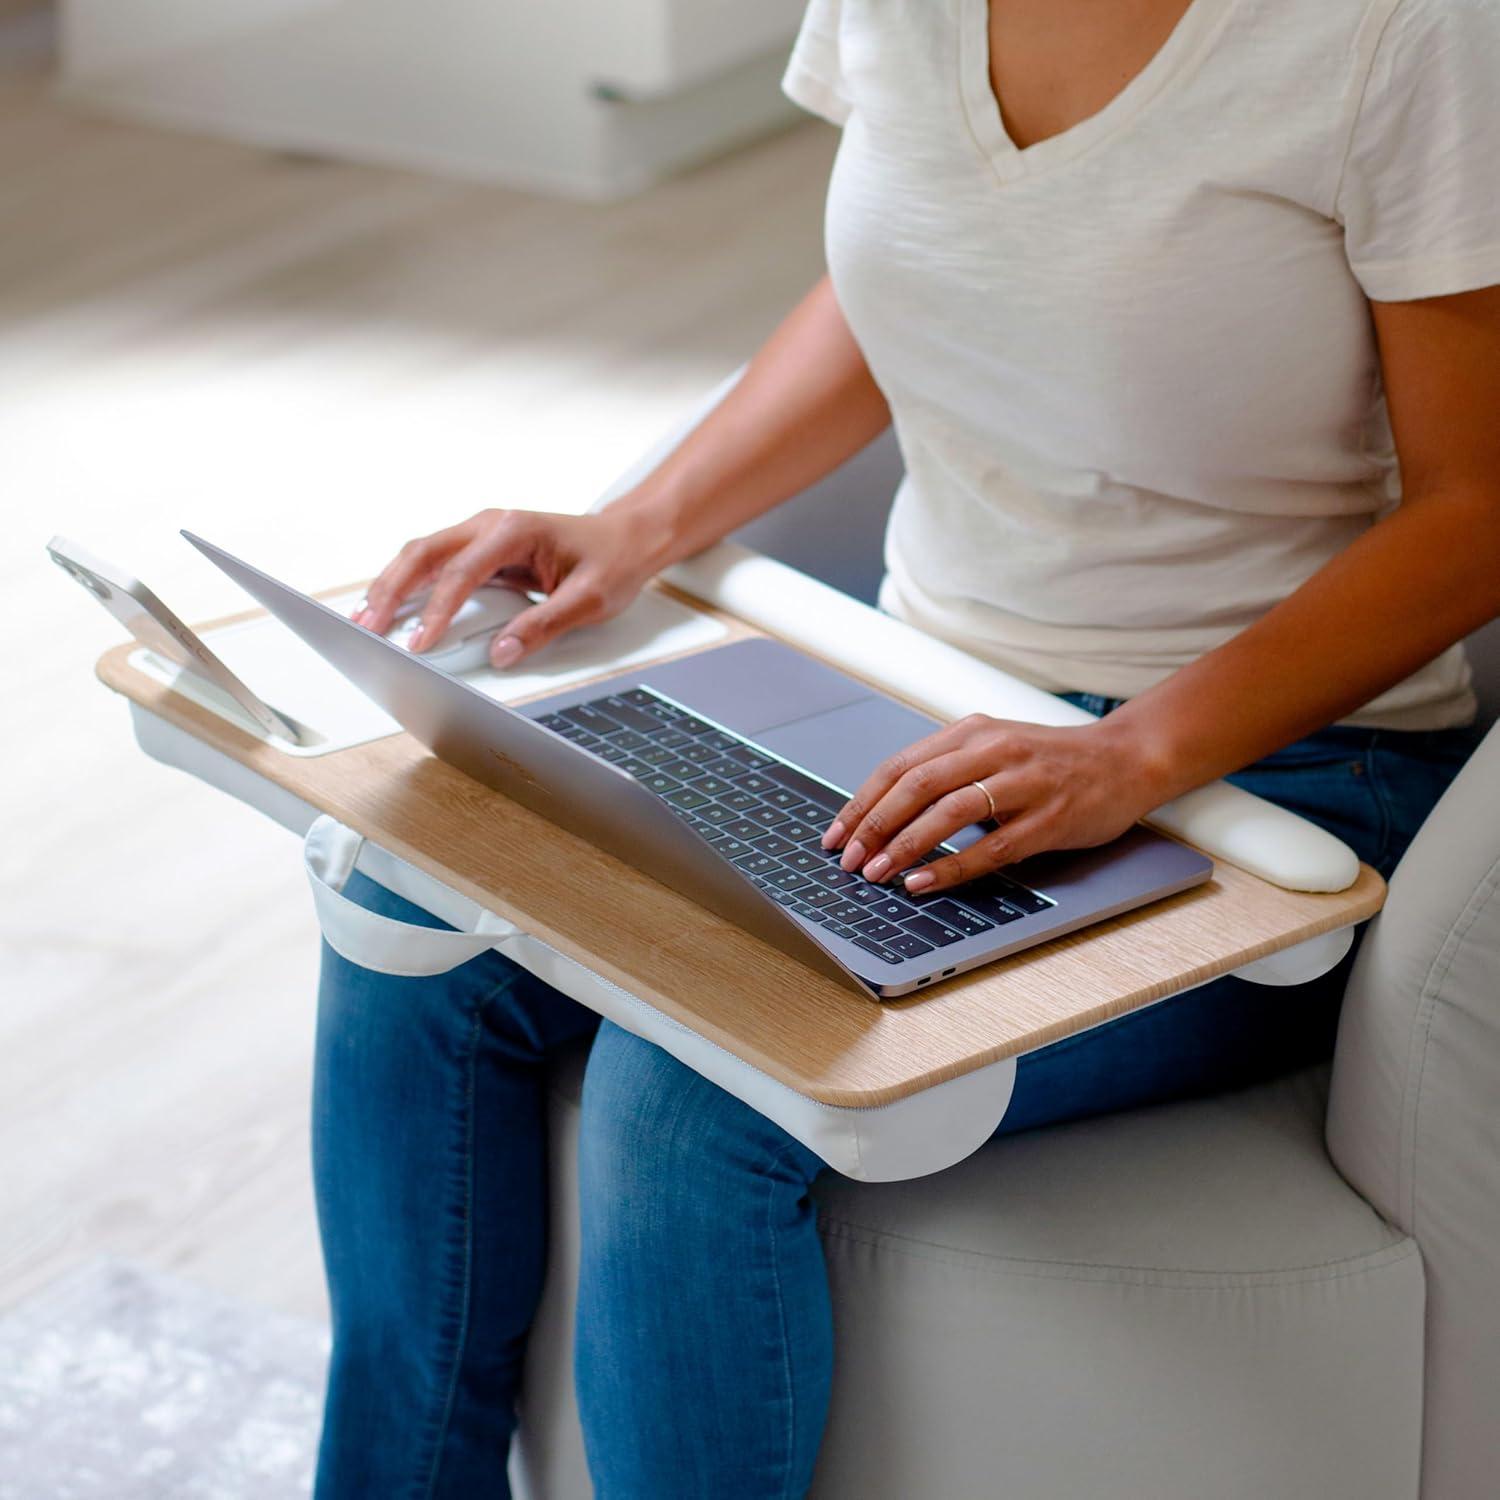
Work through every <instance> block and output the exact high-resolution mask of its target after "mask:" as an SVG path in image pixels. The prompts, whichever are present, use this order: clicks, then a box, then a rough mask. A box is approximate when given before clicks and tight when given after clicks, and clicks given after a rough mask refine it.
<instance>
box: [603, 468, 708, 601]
mask: <svg viewBox="0 0 1500 1500" xmlns="http://www.w3.org/2000/svg"><path fill="white" fill-rule="evenodd" d="M599 514H600V515H601V517H603V518H604V519H605V520H607V521H609V522H611V523H613V524H615V525H617V526H618V527H619V528H620V534H621V553H622V555H623V556H625V557H628V558H629V559H630V563H631V565H632V567H633V568H634V569H636V570H638V571H639V572H640V573H641V574H642V576H643V579H644V578H654V577H655V576H656V574H658V573H660V572H661V571H662V570H663V569H664V568H669V567H671V566H672V564H673V563H675V562H681V561H682V559H683V558H684V557H690V556H691V555H692V554H693V553H694V552H695V551H698V550H700V549H699V547H698V546H695V545H694V544H693V539H692V531H691V528H690V527H689V526H688V524H687V520H686V517H685V515H684V513H683V508H682V506H681V505H680V504H679V503H678V502H677V501H676V500H675V499H674V498H673V497H672V496H670V495H669V494H667V493H665V492H664V491H662V490H661V489H659V488H657V487H655V486H648V485H638V486H637V487H636V488H635V489H633V490H630V491H628V492H627V493H626V494H623V495H621V496H620V498H619V499H618V500H615V501H613V502H611V503H610V504H609V505H608V506H606V507H605V509H604V510H603V511H601V512H600V513H599Z"/></svg>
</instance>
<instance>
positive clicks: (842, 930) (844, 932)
mask: <svg viewBox="0 0 1500 1500" xmlns="http://www.w3.org/2000/svg"><path fill="white" fill-rule="evenodd" d="M824 915H825V916H826V915H827V913H825V914H824ZM823 925H824V926H825V927H827V928H828V930H829V931H830V932H831V933H832V934H833V935H834V937H841V938H857V937H858V936H859V934H858V933H857V932H856V931H855V930H854V929H853V928H852V927H845V926H844V924H843V923H842V922H825V923H824V924H823Z"/></svg>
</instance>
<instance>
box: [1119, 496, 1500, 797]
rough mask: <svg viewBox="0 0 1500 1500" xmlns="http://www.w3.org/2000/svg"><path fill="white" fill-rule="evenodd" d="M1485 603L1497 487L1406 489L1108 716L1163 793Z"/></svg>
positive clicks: (1300, 731)
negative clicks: (1244, 619)
mask: <svg viewBox="0 0 1500 1500" xmlns="http://www.w3.org/2000/svg"><path fill="white" fill-rule="evenodd" d="M1497 614H1500V493H1496V492H1495V491H1494V490H1493V489H1482V490H1480V489H1476V490H1472V491H1455V492H1452V493H1447V494H1429V495H1425V496H1422V497H1420V498H1409V499H1408V500H1407V501H1406V503H1404V504H1403V505H1402V506H1401V508H1400V509H1399V510H1397V511H1396V512H1395V513H1394V514H1393V515H1391V516H1389V517H1387V518H1386V519H1385V520H1383V521H1381V522H1380V523H1379V524H1378V525H1376V526H1374V527H1372V528H1371V529H1370V530H1369V531H1367V532H1366V533H1365V534H1364V535H1363V536H1362V537H1360V538H1359V540H1358V541H1356V542H1355V543H1353V544H1352V545H1351V546H1349V547H1347V548H1346V549H1345V550H1344V551H1343V552H1341V553H1340V554H1339V555H1338V556H1337V557H1335V558H1334V559H1332V561H1330V562H1329V563H1327V564H1326V565H1325V566H1324V567H1323V568H1321V569H1320V570H1319V571H1318V572H1317V573H1315V574H1313V576H1312V577H1311V578H1309V579H1308V580H1307V582H1306V583H1304V584H1303V585H1302V587H1301V588H1299V589H1297V590H1296V592H1295V593H1293V594H1291V595H1290V596H1289V597H1287V598H1286V599H1284V600H1283V601H1282V602H1281V603H1280V604H1278V605H1277V606H1276V607H1275V608H1274V609H1272V610H1270V611H1269V612H1268V613H1267V614H1265V615H1264V616H1263V617H1262V618H1261V619H1260V620H1258V621H1256V623H1255V624H1254V625H1252V626H1250V627H1249V628H1248V629H1246V630H1243V631H1241V632H1240V634H1239V635H1237V636H1235V637H1234V638H1233V639H1232V640H1229V641H1227V642H1225V644H1224V645H1222V646H1220V647H1218V648H1217V649H1216V650H1214V651H1210V652H1208V653H1206V654H1205V655H1204V656H1201V657H1200V658H1199V659H1198V660H1197V661H1195V662H1193V663H1191V664H1190V665H1188V666H1186V667H1183V668H1182V669H1180V670H1179V671H1177V672H1174V673H1173V674H1172V675H1171V676H1170V677H1168V678H1167V679H1165V680H1164V681H1163V682H1160V683H1158V684H1157V685H1156V686H1155V687H1154V688H1151V689H1150V690H1149V691H1147V692H1145V693H1142V694H1140V696H1139V697H1136V698H1133V699H1131V701H1130V702H1129V703H1127V704H1124V705H1123V706H1122V707H1120V708H1119V709H1117V710H1116V711H1115V712H1114V713H1113V714H1111V715H1110V716H1109V719H1108V721H1107V723H1108V724H1109V725H1110V726H1111V727H1112V729H1113V731H1114V732H1115V733H1116V734H1117V735H1119V736H1120V739H1121V744H1122V748H1126V749H1127V750H1128V752H1129V753H1130V754H1131V755H1132V756H1133V757H1135V758H1137V759H1138V760H1139V761H1140V762H1142V763H1144V764H1146V765H1148V766H1149V767H1151V770H1152V774H1153V776H1154V777H1155V778H1156V789H1157V792H1158V793H1159V800H1160V801H1167V800H1169V799H1170V798H1172V797H1175V796H1178V795H1179V794H1181V793H1182V792H1184V791H1187V790H1189V789H1191V788H1192V787H1195V786H1201V785H1203V784H1204V783H1206V782H1209V781H1212V780H1214V779H1215V778H1216V777H1218V776H1222V775H1225V774H1226V773H1228V772H1230V771H1234V770H1238V769H1239V768H1240V767H1241V766H1246V765H1249V764H1250V763H1251V762H1253V761H1255V760H1258V759H1259V758H1260V757H1261V756H1263V755H1267V754H1269V753H1271V752H1272V751H1274V750H1277V749H1280V748H1281V747H1282V746H1283V745H1287V744H1290V743H1291V742H1292V741H1293V740H1296V739H1298V738H1300V737H1301V736H1303V735H1305V734H1309V733H1311V732H1313V731H1314V730H1316V729H1320V728H1322V727H1323V726H1324V725H1326V724H1330V723H1332V722H1334V721H1335V720H1336V719H1339V718H1342V717H1343V716H1344V715H1346V714H1348V713H1350V712H1352V711H1353V710H1354V709H1356V708H1359V707H1360V706H1361V705H1363V704H1365V703H1368V702H1369V701H1370V699H1372V698H1374V697H1376V696H1377V695H1378V694H1380V693H1382V692H1384V691H1385V690H1386V689H1387V688H1390V687H1393V686H1394V685H1395V684H1396V683H1398V682H1400V681H1401V680H1402V679H1403V678H1404V677H1406V676H1408V675H1410V674H1411V673H1412V672H1414V671H1416V670H1417V668H1418V667H1420V666H1422V665H1423V664H1424V663H1426V662H1428V661H1430V660H1431V659H1432V658H1433V657H1435V656H1437V655H1438V654H1439V653H1440V652H1441V651H1443V650H1444V649H1446V648H1447V647H1448V646H1450V645H1452V644H1453V642H1455V641H1458V640H1461V639H1462V638H1463V637H1464V636H1466V635H1467V634H1468V633H1469V632H1470V631H1472V630H1475V629H1477V628H1478V627H1479V626H1480V625H1482V624H1484V623H1485V622H1486V621H1487V620H1490V619H1492V618H1494V617H1495V616H1496V615H1497Z"/></svg>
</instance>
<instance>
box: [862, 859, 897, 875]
mask: <svg viewBox="0 0 1500 1500" xmlns="http://www.w3.org/2000/svg"><path fill="white" fill-rule="evenodd" d="M890 868H891V857H890V855H889V854H877V855H876V856H875V858H874V859H872V860H871V861H870V863H869V864H867V865H866V866H865V869H864V876H865V879H866V880H879V879H880V877H881V876H882V875H884V874H886V872H887V871H888V870H889V869H890Z"/></svg>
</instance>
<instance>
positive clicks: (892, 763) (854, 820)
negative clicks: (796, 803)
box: [823, 714, 1167, 892]
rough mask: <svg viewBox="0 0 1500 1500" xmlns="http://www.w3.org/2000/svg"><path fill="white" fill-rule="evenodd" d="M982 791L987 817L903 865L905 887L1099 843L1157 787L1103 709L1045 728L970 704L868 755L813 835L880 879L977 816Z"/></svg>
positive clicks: (1138, 811)
mask: <svg viewBox="0 0 1500 1500" xmlns="http://www.w3.org/2000/svg"><path fill="white" fill-rule="evenodd" d="M976 782H978V783H981V784H982V786H983V790H980V786H977V785H975V783H976ZM986 792H988V794H989V796H988V797H986V795H985V793H986ZM991 800H993V803H994V821H995V823H996V825H997V826H996V827H995V828H994V829H993V830H992V831H991V832H989V833H987V834H985V836H984V837H983V838H981V839H979V840H977V841H976V842H975V843H973V844H971V845H970V846H969V847H968V848H967V849H964V850H962V851H960V852H959V853H957V854H950V855H946V856H944V857H943V858H941V859H936V860H934V861H933V862H932V863H931V864H928V865H923V866H922V867H921V868H920V870H912V871H911V873H910V874H909V875H908V876H907V877H906V881H905V884H906V888H907V889H908V890H910V891H914V892H915V891H919V890H920V891H936V890H943V889H945V888H946V887H948V886H954V885H959V884H961V883H962V882H963V881H966V880H973V879H974V878H975V877H976V876H979V875H986V874H988V873H989V872H990V871H992V870H998V869H999V868H1000V867H1001V866H1002V865H1010V864H1014V863H1015V862H1016V861H1017V860H1021V859H1025V858H1027V856H1029V855H1032V854H1040V853H1041V852H1042V851H1043V850H1046V849H1083V848H1087V847H1089V846H1091V845H1094V844H1104V843H1108V842H1109V840H1110V839H1112V838H1115V837H1117V836H1118V835H1119V834H1122V833H1124V832H1125V830H1126V829H1127V828H1129V827H1130V826H1131V824H1133V823H1134V822H1136V821H1137V819H1139V818H1141V817H1143V816H1144V815H1145V814H1146V813H1148V812H1150V811H1151V810H1152V809H1153V808H1155V807H1158V806H1160V805H1161V803H1162V802H1164V801H1165V800H1167V798H1166V796H1165V795H1163V793H1162V789H1161V787H1160V784H1159V778H1158V776H1157V775H1156V774H1154V770H1153V768H1152V767H1151V766H1150V765H1149V764H1148V762H1147V758H1146V757H1145V756H1144V755H1143V754H1142V753H1141V751H1140V749H1139V748H1138V747H1136V746H1135V745H1133V744H1132V742H1131V739H1130V736H1129V734H1128V732H1126V733H1123V734H1122V733H1120V732H1118V730H1117V727H1116V726H1115V725H1111V724H1110V722H1109V720H1108V719H1107V718H1105V719H1101V720H1099V722H1098V723H1096V724H1081V725H1078V726H1076V727H1073V728H1066V729H1051V728H1047V727H1044V726H1042V725H1038V724H1020V723H1014V722H1011V721H1009V720H1006V719H991V718H988V717H986V716H985V715H984V714H971V715H969V717H968V718H966V719H961V720H959V722H958V723H956V724H949V725H947V726H946V727H945V728H943V729H940V730H938V731H937V732H936V733H935V734H931V735H929V736H928V737H927V738H926V739H925V740H918V741H917V743H916V744H915V745H909V746H908V747H907V748H906V749H905V750H902V751H900V752H898V753H897V754H895V755H893V756H891V757H890V759H889V760H886V761H883V762H882V763H881V764H880V765H879V766H877V767H876V769H875V771H874V772H873V773H872V774H871V775H870V777H869V778H868V780H866V782H865V783H864V785H863V786H861V787H860V789H859V790H858V791H857V792H856V793H855V794H854V796H853V797H852V798H851V799H850V800H849V801H848V802H847V803H846V804H845V806H844V807H843V808H842V809H841V810H840V812H839V814H838V816H837V818H836V819H835V820H834V822H833V823H832V824H831V825H830V826H829V829H828V831H827V833H825V834H824V835H823V846H824V848H826V849H837V848H840V847H842V848H843V850H844V855H843V858H842V859H841V860H840V864H841V865H842V867H843V868H844V869H845V870H860V871H861V872H862V873H863V874H864V877H865V879H867V880H873V881H882V880H887V879H890V878H891V877H892V876H895V875H899V874H901V873H902V872H903V871H906V870H909V869H910V867H911V866H913V865H915V864H916V863H917V861H918V860H920V859H921V858H922V856H923V855H924V854H926V853H928V851H929V850H931V849H933V848H935V847H936V846H937V845H938V844H940V843H941V842H942V841H943V840H944V839H946V838H948V837H949V836H950V835H952V834H954V833H956V832H957V831H958V830H959V829H960V828H963V827H965V826H966V825H968V824H970V823H985V822H988V821H989V820H990V818H991V810H990V803H991Z"/></svg>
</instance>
